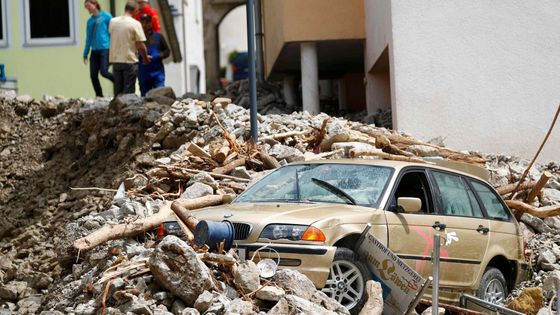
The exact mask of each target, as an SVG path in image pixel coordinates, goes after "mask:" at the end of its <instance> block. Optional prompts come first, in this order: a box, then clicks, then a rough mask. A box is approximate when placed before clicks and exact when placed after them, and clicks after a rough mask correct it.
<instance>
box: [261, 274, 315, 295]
mask: <svg viewBox="0 0 560 315" xmlns="http://www.w3.org/2000/svg"><path fill="white" fill-rule="evenodd" d="M272 279H273V280H274V282H275V283H276V284H277V285H278V286H279V287H281V288H282V289H284V291H286V292H291V293H292V294H293V295H297V296H299V297H302V298H304V299H306V300H309V299H311V297H312V296H313V294H314V293H315V291H317V289H316V288H315V285H313V282H311V280H309V278H307V277H306V276H305V275H303V274H301V273H300V272H298V271H295V270H291V269H281V270H279V271H278V272H277V273H276V275H274V278H272Z"/></svg>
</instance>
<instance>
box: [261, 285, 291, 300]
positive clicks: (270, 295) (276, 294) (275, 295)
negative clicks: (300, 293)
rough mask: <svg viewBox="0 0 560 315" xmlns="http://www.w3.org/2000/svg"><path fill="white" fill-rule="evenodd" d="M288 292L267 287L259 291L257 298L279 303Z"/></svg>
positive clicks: (274, 287)
mask: <svg viewBox="0 0 560 315" xmlns="http://www.w3.org/2000/svg"><path fill="white" fill-rule="evenodd" d="M285 294H286V292H285V291H284V290H282V289H281V288H279V287H276V286H271V285H267V286H264V287H262V288H261V289H260V290H259V291H257V294H256V297H257V298H258V299H261V300H263V301H272V302H278V301H280V299H281V298H282V297H284V295H285Z"/></svg>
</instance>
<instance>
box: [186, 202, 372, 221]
mask: <svg viewBox="0 0 560 315" xmlns="http://www.w3.org/2000/svg"><path fill="white" fill-rule="evenodd" d="M375 211H376V209H374V208H369V207H362V206H353V205H344V204H326V203H278V202H274V203H270V202H263V203H233V204H229V205H221V206H216V207H209V208H204V209H200V210H193V211H192V212H191V213H192V215H193V216H194V217H196V218H198V219H199V220H214V221H222V220H229V221H232V222H246V223H253V224H254V223H257V224H258V225H266V224H269V223H288V224H302V225H311V224H313V223H314V222H317V221H321V220H329V219H333V218H340V219H342V220H344V221H346V220H348V221H352V217H360V218H361V217H363V216H364V214H367V215H371V214H373V213H374V212H375Z"/></svg>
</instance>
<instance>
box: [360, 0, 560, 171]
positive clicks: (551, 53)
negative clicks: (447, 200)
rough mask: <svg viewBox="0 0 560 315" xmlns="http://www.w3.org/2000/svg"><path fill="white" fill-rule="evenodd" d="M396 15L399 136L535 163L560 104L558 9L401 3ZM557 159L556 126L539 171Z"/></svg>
mask: <svg viewBox="0 0 560 315" xmlns="http://www.w3.org/2000/svg"><path fill="white" fill-rule="evenodd" d="M365 1H366V2H369V1H371V0H365ZM375 1H377V0H375ZM375 1H374V2H375ZM390 11H391V16H392V21H391V24H392V56H391V58H392V64H391V65H392V67H393V68H394V69H393V73H392V76H393V78H392V80H393V84H392V87H393V92H392V93H393V100H392V101H393V103H394V104H393V109H394V110H395V109H396V112H395V111H394V114H395V115H396V117H397V121H396V126H394V127H396V128H398V129H399V130H403V131H407V132H410V133H411V134H413V135H415V136H417V137H419V138H421V139H424V140H428V139H430V138H432V137H436V136H443V137H445V138H446V140H445V143H446V144H447V145H448V146H449V147H454V148H460V149H473V150H474V149H477V150H480V151H483V152H501V153H507V154H515V155H520V156H522V157H525V158H531V157H532V156H533V155H534V153H535V152H536V150H537V149H538V146H539V145H540V143H541V141H542V139H543V137H544V135H545V133H546V131H547V129H548V127H549V125H550V123H551V121H552V118H553V115H554V113H555V111H556V108H557V106H558V104H559V103H560V32H558V21H559V19H560V1H557V0H540V1H533V0H508V1H489V0H479V1H472V0H437V1H436V0H430V1H417V0H398V1H392V2H391V9H390ZM374 22H375V21H374ZM382 26H383V24H382ZM368 36H369V34H368ZM368 47H369V46H368ZM559 154H560V126H557V127H556V129H555V131H554V132H553V134H552V135H551V137H550V139H549V142H548V143H547V145H546V146H545V149H544V150H543V152H542V153H541V159H540V161H541V162H546V161H557V162H558V160H559V158H558V156H559Z"/></svg>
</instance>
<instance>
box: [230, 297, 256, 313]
mask: <svg viewBox="0 0 560 315" xmlns="http://www.w3.org/2000/svg"><path fill="white" fill-rule="evenodd" d="M224 313H225V314H237V315H252V314H255V311H254V310H253V304H251V302H248V301H243V300H242V299H235V300H233V301H231V303H229V305H228V306H227V307H226V309H225V311H224Z"/></svg>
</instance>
